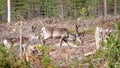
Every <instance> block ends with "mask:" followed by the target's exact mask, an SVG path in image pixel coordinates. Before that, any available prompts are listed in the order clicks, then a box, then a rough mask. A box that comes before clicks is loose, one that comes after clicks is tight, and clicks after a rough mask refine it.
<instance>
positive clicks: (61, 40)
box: [60, 38, 64, 47]
mask: <svg viewBox="0 0 120 68" xmlns="http://www.w3.org/2000/svg"><path fill="white" fill-rule="evenodd" d="M63 39H64V38H61V39H60V47H61V46H62V42H63Z"/></svg>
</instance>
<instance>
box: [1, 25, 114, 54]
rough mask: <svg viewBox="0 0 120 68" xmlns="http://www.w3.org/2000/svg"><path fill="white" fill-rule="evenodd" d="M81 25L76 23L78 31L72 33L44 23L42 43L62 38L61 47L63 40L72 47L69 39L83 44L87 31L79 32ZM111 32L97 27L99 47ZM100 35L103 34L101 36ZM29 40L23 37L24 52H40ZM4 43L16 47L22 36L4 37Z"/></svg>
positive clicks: (97, 43) (97, 44) (96, 35)
mask: <svg viewBox="0 0 120 68" xmlns="http://www.w3.org/2000/svg"><path fill="white" fill-rule="evenodd" d="M42 25H43V24H42ZM79 27H80V25H75V32H76V33H75V34H71V33H70V32H69V31H68V29H67V28H60V27H51V26H45V25H43V26H42V27H41V30H40V40H41V43H42V44H43V45H46V40H48V39H52V40H53V41H54V40H55V39H56V38H59V39H60V41H59V43H60V44H59V45H60V47H61V46H62V45H63V42H65V43H66V44H67V45H68V47H71V45H70V44H69V43H70V42H69V41H79V42H80V43H81V44H83V39H82V38H81V36H84V34H85V31H84V32H82V33H79V30H78V28H79ZM36 28H37V27H35V26H32V27H31V31H32V32H33V33H35V31H36ZM111 32H112V31H111V30H107V29H106V30H104V29H103V28H99V27H97V28H96V32H95V42H96V48H97V49H98V48H99V41H100V40H103V39H106V38H107V37H108V36H109V35H110V33H111ZM34 35H35V36H36V34H34ZM100 35H102V36H101V37H100ZM32 39H34V38H32ZM37 39H39V38H37ZM29 42H30V41H29V38H27V37H22V49H23V53H25V52H29V51H31V52H32V53H34V51H36V52H38V51H37V50H36V46H35V45H30V44H29ZM2 43H3V45H4V46H5V47H6V48H8V50H9V49H11V48H12V47H16V46H19V45H20V38H4V39H3V42H2Z"/></svg>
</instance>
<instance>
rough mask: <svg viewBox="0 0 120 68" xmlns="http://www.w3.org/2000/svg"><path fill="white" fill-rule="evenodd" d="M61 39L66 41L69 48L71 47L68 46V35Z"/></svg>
mask: <svg viewBox="0 0 120 68" xmlns="http://www.w3.org/2000/svg"><path fill="white" fill-rule="evenodd" d="M63 41H64V42H65V43H67V45H68V47H69V48H71V46H70V45H69V43H68V37H64V38H63Z"/></svg>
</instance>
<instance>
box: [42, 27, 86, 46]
mask: <svg viewBox="0 0 120 68" xmlns="http://www.w3.org/2000/svg"><path fill="white" fill-rule="evenodd" d="M79 27H80V26H77V25H76V26H75V28H76V34H71V33H70V32H69V31H68V30H67V29H66V28H58V27H56V28H54V27H50V26H43V27H42V28H41V39H42V43H43V44H45V41H46V40H47V39H50V38H60V47H61V46H62V42H63V41H64V42H66V43H67V45H68V46H69V47H70V45H69V44H68V40H73V41H75V40H78V38H79V40H80V41H82V42H81V43H83V40H82V39H81V38H80V37H79V36H80V35H81V34H84V33H79V32H78V28H79Z"/></svg>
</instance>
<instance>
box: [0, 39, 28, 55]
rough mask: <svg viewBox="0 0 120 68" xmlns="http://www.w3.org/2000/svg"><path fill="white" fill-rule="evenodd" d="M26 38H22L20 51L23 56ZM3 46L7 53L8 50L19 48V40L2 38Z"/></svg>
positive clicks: (26, 43)
mask: <svg viewBox="0 0 120 68" xmlns="http://www.w3.org/2000/svg"><path fill="white" fill-rule="evenodd" d="M28 41H29V40H28V38H26V37H22V43H21V44H22V50H23V54H25V51H26V50H25V47H26V46H27V45H28ZM2 44H3V46H4V47H6V48H7V49H8V50H7V51H8V52H9V50H10V49H12V48H14V47H19V46H20V38H4V39H3V42H2Z"/></svg>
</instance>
